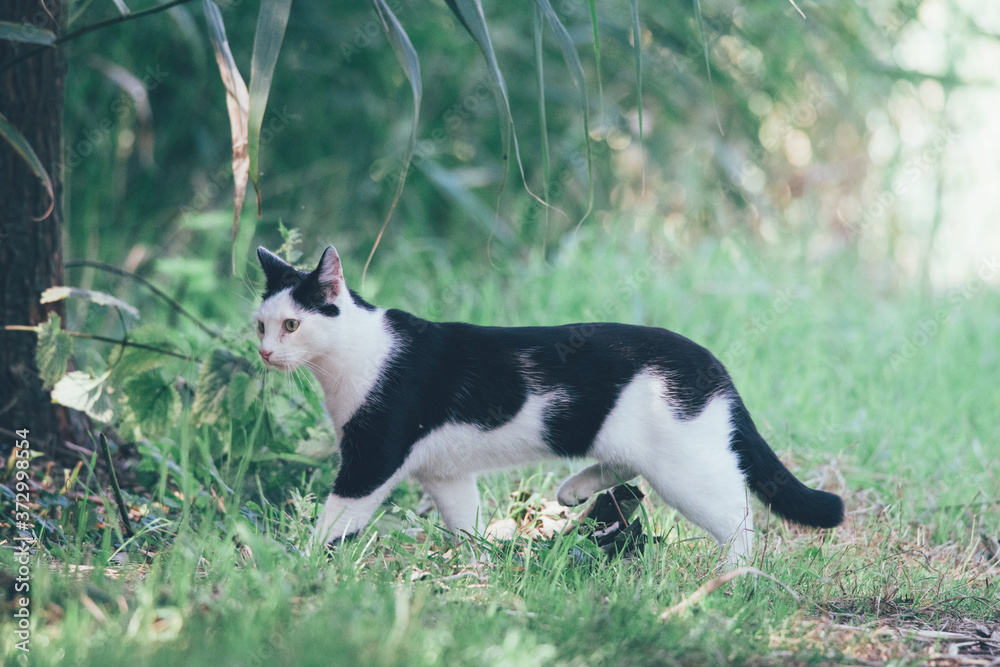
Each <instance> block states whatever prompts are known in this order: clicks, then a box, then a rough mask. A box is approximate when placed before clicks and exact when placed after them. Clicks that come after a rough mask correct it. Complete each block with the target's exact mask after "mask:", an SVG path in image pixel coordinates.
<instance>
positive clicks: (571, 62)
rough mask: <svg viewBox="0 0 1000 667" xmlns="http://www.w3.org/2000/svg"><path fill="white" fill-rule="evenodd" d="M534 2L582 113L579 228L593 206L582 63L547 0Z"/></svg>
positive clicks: (592, 171) (588, 128) (585, 92)
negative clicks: (583, 185) (583, 183)
mask: <svg viewBox="0 0 1000 667" xmlns="http://www.w3.org/2000/svg"><path fill="white" fill-rule="evenodd" d="M535 4H536V6H537V7H538V8H539V9H540V10H541V12H542V15H543V16H545V19H546V20H547V21H548V24H549V27H550V28H552V33H553V34H554V35H555V38H556V42H557V43H558V44H559V48H560V49H561V50H562V54H563V58H564V59H565V60H566V68H567V69H569V74H570V76H571V77H572V79H573V84H574V85H575V86H576V89H577V93H578V94H579V95H580V100H579V103H580V111H581V112H582V113H583V140H584V146H585V147H586V152H587V210H586V211H585V212H584V214H583V217H582V218H580V221H579V222H578V223H577V224H576V228H577V229H579V228H580V225H582V224H583V221H584V220H586V219H587V218H588V217H589V216H590V212H591V211H592V210H593V208H594V160H593V155H592V151H591V145H590V108H589V102H588V100H587V86H586V81H584V78H583V64H582V63H581V62H580V54H579V53H577V51H576V44H574V43H573V38H572V37H570V36H569V32H568V31H567V30H566V26H564V25H563V23H562V21H560V20H559V16H558V15H557V14H556V12H555V10H554V9H553V8H552V4H551V3H550V2H549V0H535Z"/></svg>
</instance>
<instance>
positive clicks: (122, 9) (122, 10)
mask: <svg viewBox="0 0 1000 667" xmlns="http://www.w3.org/2000/svg"><path fill="white" fill-rule="evenodd" d="M111 1H112V2H113V3H115V7H117V8H118V13H119V14H121V15H122V16H128V15H129V14H131V13H132V10H131V9H129V8H128V5H126V4H125V0H111Z"/></svg>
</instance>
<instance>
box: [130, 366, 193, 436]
mask: <svg viewBox="0 0 1000 667" xmlns="http://www.w3.org/2000/svg"><path fill="white" fill-rule="evenodd" d="M123 390H124V393H125V398H126V405H127V406H128V409H129V411H130V412H131V413H132V415H133V416H134V417H135V421H136V423H137V424H138V426H139V429H140V430H141V431H142V433H143V435H145V436H146V437H147V438H157V437H159V436H161V435H163V433H164V432H166V430H167V428H169V427H170V426H171V425H172V424H173V423H175V422H176V421H177V420H178V419H179V418H180V413H181V410H180V407H181V399H180V396H179V395H178V394H177V390H176V389H174V387H173V385H172V384H171V383H169V382H167V381H166V380H164V379H163V375H162V374H161V373H159V372H156V371H154V372H150V373H142V374H141V375H137V376H135V377H133V378H132V379H130V380H129V381H128V382H127V383H125V386H124V388H123Z"/></svg>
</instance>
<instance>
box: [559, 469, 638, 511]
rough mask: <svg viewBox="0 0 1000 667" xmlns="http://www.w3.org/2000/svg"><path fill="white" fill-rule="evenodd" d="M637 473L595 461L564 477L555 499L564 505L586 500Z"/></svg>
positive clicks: (569, 505)
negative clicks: (564, 479)
mask: <svg viewBox="0 0 1000 667" xmlns="http://www.w3.org/2000/svg"><path fill="white" fill-rule="evenodd" d="M637 474H638V473H636V472H634V471H633V470H630V469H628V468H626V467H623V466H617V465H608V464H607V463H595V464H593V465H590V466H587V467H586V468H584V469H583V470H581V471H579V472H578V473H576V474H574V475H571V476H570V477H568V478H566V481H564V482H563V483H562V484H561V485H560V486H559V490H558V491H556V499H557V500H558V501H559V503H560V504H562V505H565V506H566V507H573V506H575V505H579V504H581V503H583V502H586V501H587V499H588V498H590V497H591V496H592V495H594V494H595V493H597V492H598V491H603V490H605V489H610V488H611V487H613V486H615V485H617V484H621V483H623V482H627V481H628V480H630V479H632V478H633V477H635V476H636V475H637Z"/></svg>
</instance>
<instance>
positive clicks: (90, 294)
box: [41, 285, 139, 319]
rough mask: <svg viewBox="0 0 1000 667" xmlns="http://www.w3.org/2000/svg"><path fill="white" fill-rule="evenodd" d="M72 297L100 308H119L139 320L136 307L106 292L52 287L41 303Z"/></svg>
mask: <svg viewBox="0 0 1000 667" xmlns="http://www.w3.org/2000/svg"><path fill="white" fill-rule="evenodd" d="M70 297H73V298H78V299H86V300H87V301H89V302H91V303H96V304H97V305H99V306H110V307H112V308H117V309H118V310H121V311H122V312H125V313H128V314H129V315H131V316H132V317H134V318H136V319H138V317H139V311H138V310H137V309H136V308H135V306H132V305H129V304H128V303H126V302H124V301H122V300H121V299H119V298H118V297H116V296H111V295H110V294H107V293H105V292H98V291H97V290H89V289H83V288H81V287H65V286H62V285H60V286H57V287H50V288H48V289H47V290H45V291H44V292H42V298H41V303H52V302H54V301H62V300H63V299H68V298H70Z"/></svg>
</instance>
